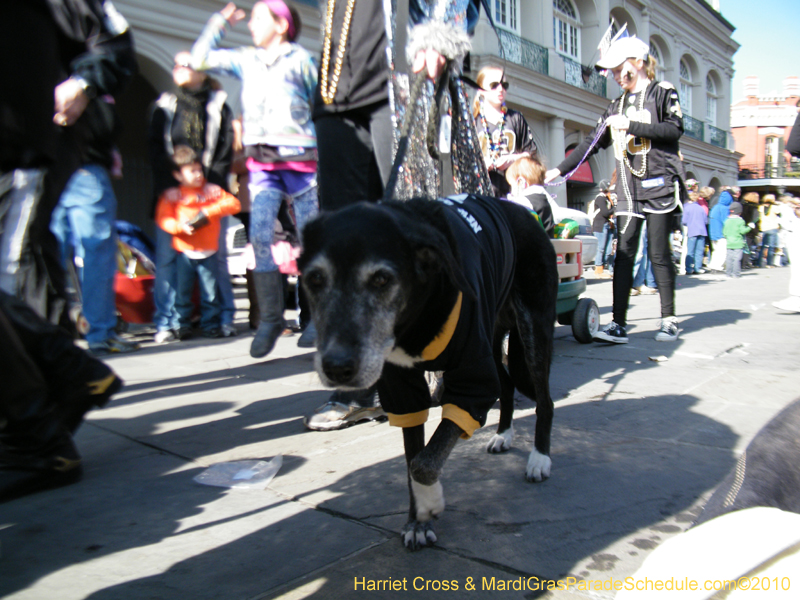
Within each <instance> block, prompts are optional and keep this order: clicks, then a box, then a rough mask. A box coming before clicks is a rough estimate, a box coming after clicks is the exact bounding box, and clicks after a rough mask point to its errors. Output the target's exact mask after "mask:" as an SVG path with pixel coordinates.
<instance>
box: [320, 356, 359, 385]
mask: <svg viewBox="0 0 800 600" xmlns="http://www.w3.org/2000/svg"><path fill="white" fill-rule="evenodd" d="M322 370H323V371H324V372H325V375H326V376H327V377H328V379H330V380H331V381H332V382H333V383H336V384H339V385H344V384H346V383H350V382H351V381H352V379H353V377H355V375H356V372H357V370H358V361H356V359H355V357H354V356H353V354H352V353H351V352H348V351H346V350H344V349H342V348H336V349H333V350H330V351H328V352H326V353H325V355H324V356H323V357H322Z"/></svg>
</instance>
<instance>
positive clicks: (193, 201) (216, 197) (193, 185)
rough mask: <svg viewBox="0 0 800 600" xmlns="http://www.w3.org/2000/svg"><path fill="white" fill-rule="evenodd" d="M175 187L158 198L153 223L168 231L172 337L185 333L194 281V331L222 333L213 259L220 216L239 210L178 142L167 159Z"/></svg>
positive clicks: (188, 328) (209, 334)
mask: <svg viewBox="0 0 800 600" xmlns="http://www.w3.org/2000/svg"><path fill="white" fill-rule="evenodd" d="M172 160H173V162H174V163H175V168H176V171H175V172H174V173H173V176H174V177H175V179H176V180H177V181H178V182H179V184H180V186H179V187H177V188H169V189H168V190H167V191H165V192H164V193H163V194H162V195H161V198H159V200H158V205H157V206H156V224H157V225H158V226H159V227H160V228H161V229H163V230H164V231H166V232H167V233H170V234H172V246H173V248H175V250H176V251H177V252H178V256H177V259H176V296H175V308H176V310H177V311H178V318H179V321H178V322H179V327H180V329H179V330H178V338H179V339H181V340H183V339H186V338H188V337H191V331H192V329H191V317H192V310H193V309H194V304H193V302H192V292H193V291H194V284H195V280H197V281H198V282H199V287H200V329H201V333H202V335H203V336H204V337H209V338H217V337H222V330H221V329H220V304H219V301H218V300H219V299H218V298H217V268H216V262H217V258H216V257H215V256H214V255H215V254H216V253H217V250H218V249H219V231H220V219H221V218H222V217H225V216H228V215H233V214H236V213H238V212H239V209H240V204H239V201H238V200H237V199H236V197H235V196H231V195H230V194H229V193H228V192H226V191H225V190H223V189H222V188H221V187H219V186H218V185H214V184H213V183H207V182H206V178H205V176H204V175H203V165H202V163H201V162H200V158H199V157H198V156H197V153H195V151H194V150H192V149H191V148H189V147H188V146H178V147H177V148H175V154H174V155H173V158H172Z"/></svg>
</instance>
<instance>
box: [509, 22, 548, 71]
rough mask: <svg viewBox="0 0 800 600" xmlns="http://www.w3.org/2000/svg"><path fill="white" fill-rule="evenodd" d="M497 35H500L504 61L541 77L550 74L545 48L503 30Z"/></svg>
mask: <svg viewBox="0 0 800 600" xmlns="http://www.w3.org/2000/svg"><path fill="white" fill-rule="evenodd" d="M498 33H499V34H500V45H501V46H502V49H503V55H504V56H505V58H506V60H509V61H511V62H513V63H515V64H518V65H520V66H522V67H525V68H526V69H530V70H531V71H536V72H537V73H541V74H542V75H547V74H548V73H549V72H550V58H549V54H548V52H547V48H544V47H543V46H540V45H539V44H534V43H533V42H531V41H528V40H525V39H522V38H521V37H519V36H518V35H514V34H513V33H509V32H508V31H505V30H503V29H498Z"/></svg>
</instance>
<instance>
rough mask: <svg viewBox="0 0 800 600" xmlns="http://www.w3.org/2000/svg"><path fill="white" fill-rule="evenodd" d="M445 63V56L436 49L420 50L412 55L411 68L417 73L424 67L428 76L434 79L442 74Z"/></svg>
mask: <svg viewBox="0 0 800 600" xmlns="http://www.w3.org/2000/svg"><path fill="white" fill-rule="evenodd" d="M446 63H447V60H446V59H445V57H444V56H442V55H441V54H439V53H438V52H437V51H436V50H430V49H428V50H420V51H419V52H417V55H416V56H415V57H414V64H413V65H412V66H411V70H412V71H414V73H419V72H420V71H422V70H423V69H426V70H427V73H428V78H429V79H433V80H435V79H436V78H437V77H439V75H441V74H442V71H443V70H444V65H445V64H446Z"/></svg>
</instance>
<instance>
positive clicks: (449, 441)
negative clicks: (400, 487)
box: [403, 419, 463, 550]
mask: <svg viewBox="0 0 800 600" xmlns="http://www.w3.org/2000/svg"><path fill="white" fill-rule="evenodd" d="M462 433H463V432H462V430H461V428H460V427H458V425H456V424H455V423H453V422H452V421H450V420H448V419H444V420H443V421H442V422H441V423H440V424H439V427H437V429H436V431H435V432H434V434H433V437H431V439H430V441H429V442H428V445H427V446H426V445H425V429H424V425H417V426H415V427H408V428H404V429H403V442H404V445H405V452H406V464H407V465H408V487H409V492H410V496H411V502H410V507H409V518H408V523H406V525H405V527H404V528H403V544H404V545H405V546H406V548H409V549H410V550H417V549H419V548H422V547H424V546H430V545H432V544H434V543H435V542H436V533H434V531H433V523H432V519H434V518H435V517H437V516H439V515H440V514H441V513H442V512H443V511H444V505H445V503H444V491H443V490H442V484H441V482H440V481H439V477H440V475H441V474H442V469H443V468H444V463H445V461H446V460H447V457H448V456H449V455H450V452H452V450H453V448H454V447H455V445H456V442H458V439H459V437H461V434H462Z"/></svg>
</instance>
